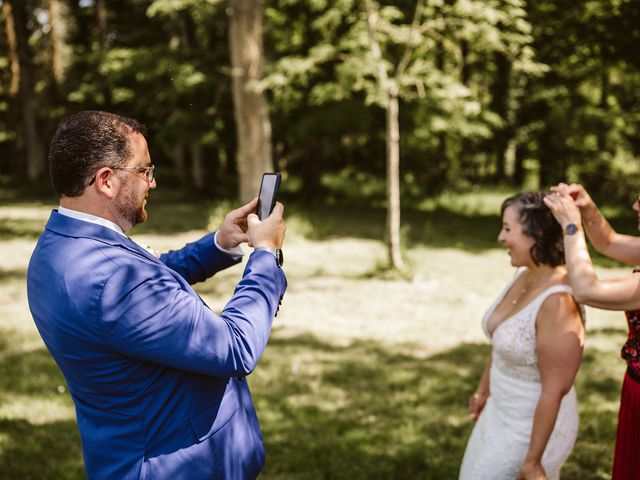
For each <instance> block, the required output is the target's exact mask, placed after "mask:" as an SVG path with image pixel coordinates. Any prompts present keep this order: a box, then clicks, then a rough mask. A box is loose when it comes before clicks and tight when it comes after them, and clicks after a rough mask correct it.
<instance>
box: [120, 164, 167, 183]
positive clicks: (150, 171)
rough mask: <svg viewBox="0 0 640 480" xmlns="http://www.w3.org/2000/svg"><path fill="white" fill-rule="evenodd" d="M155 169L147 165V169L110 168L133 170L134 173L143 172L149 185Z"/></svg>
mask: <svg viewBox="0 0 640 480" xmlns="http://www.w3.org/2000/svg"><path fill="white" fill-rule="evenodd" d="M155 169H156V166H155V165H149V166H148V167H111V170H133V171H134V172H140V173H142V172H144V173H145V175H146V176H147V181H148V182H149V183H151V182H153V171H154V170H155Z"/></svg>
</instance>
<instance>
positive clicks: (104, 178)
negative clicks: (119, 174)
mask: <svg viewBox="0 0 640 480" xmlns="http://www.w3.org/2000/svg"><path fill="white" fill-rule="evenodd" d="M114 180H115V172H114V171H113V170H112V169H111V168H109V167H102V168H101V169H100V170H98V171H97V172H96V181H95V182H94V184H93V187H94V188H95V189H96V191H97V192H98V194H100V195H101V196H103V197H105V198H107V199H109V200H112V199H113V198H114V197H115V196H116V194H117V190H116V189H117V187H118V185H117V184H116V183H117V182H115V181H114Z"/></svg>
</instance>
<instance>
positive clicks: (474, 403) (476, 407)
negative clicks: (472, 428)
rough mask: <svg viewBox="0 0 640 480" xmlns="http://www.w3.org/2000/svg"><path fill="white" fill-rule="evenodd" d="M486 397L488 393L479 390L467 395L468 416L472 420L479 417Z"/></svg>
mask: <svg viewBox="0 0 640 480" xmlns="http://www.w3.org/2000/svg"><path fill="white" fill-rule="evenodd" d="M487 398H489V393H484V392H479V391H477V392H475V393H474V394H473V395H471V396H470V397H469V416H470V417H471V420H473V421H474V422H475V421H477V420H478V417H480V414H481V413H482V410H483V409H484V405H485V403H487Z"/></svg>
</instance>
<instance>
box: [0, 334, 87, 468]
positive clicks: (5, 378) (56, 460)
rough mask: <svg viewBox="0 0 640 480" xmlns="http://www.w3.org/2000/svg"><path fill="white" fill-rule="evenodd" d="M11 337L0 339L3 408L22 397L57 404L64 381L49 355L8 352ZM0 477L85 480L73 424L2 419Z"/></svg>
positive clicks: (30, 352) (0, 378)
mask: <svg viewBox="0 0 640 480" xmlns="http://www.w3.org/2000/svg"><path fill="white" fill-rule="evenodd" d="M10 337H11V335H10V333H7V332H3V335H2V338H5V339H8V340H7V341H4V342H2V343H1V344H0V392H1V393H0V402H1V403H3V404H5V405H6V404H9V403H10V402H16V401H19V400H16V397H17V398H19V397H20V396H28V397H29V398H31V399H37V400H42V401H43V402H47V401H51V400H52V399H53V400H56V401H59V400H58V399H59V397H60V394H59V393H58V386H59V385H65V381H64V378H63V376H62V374H61V373H60V371H59V370H58V367H57V366H56V364H55V363H54V361H53V359H52V358H51V356H50V355H49V352H48V351H47V350H46V349H44V348H41V349H38V350H35V351H29V352H20V353H12V352H10V351H8V349H9V348H10V347H11V346H13V342H12V341H11V340H10ZM68 401H69V403H70V399H69V400H68ZM21 408H28V407H21ZM0 478H3V479H4V478H6V479H14V478H25V479H40V478H66V479H76V478H77V479H81V478H84V468H83V463H82V452H81V446H80V434H79V432H78V428H77V426H76V422H75V421H73V420H64V421H60V420H54V421H44V422H37V424H33V423H31V422H29V421H28V420H26V419H24V418H2V417H0Z"/></svg>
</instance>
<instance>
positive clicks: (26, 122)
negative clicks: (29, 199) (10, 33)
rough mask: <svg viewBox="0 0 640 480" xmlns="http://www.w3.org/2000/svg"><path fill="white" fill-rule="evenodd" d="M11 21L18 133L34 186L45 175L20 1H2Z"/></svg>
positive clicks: (28, 51) (24, 23)
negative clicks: (16, 69) (17, 72)
mask: <svg viewBox="0 0 640 480" xmlns="http://www.w3.org/2000/svg"><path fill="white" fill-rule="evenodd" d="M5 3H6V4H8V5H9V7H10V10H11V12H12V17H13V27H14V29H15V35H16V51H17V54H18V62H19V69H20V75H19V77H20V86H19V89H18V102H19V104H20V113H21V117H22V118H21V130H22V136H23V142H24V148H25V155H26V157H27V158H26V161H27V169H26V170H27V178H28V179H29V181H32V182H35V181H36V180H38V179H40V177H41V176H42V174H43V173H44V171H45V164H46V159H45V151H44V146H43V144H42V139H41V138H40V135H39V133H38V132H39V131H38V127H37V124H38V121H37V113H36V112H37V105H36V95H35V91H34V88H33V81H32V78H33V75H32V68H31V61H32V55H31V50H30V48H29V34H28V32H27V27H26V25H27V22H26V13H25V10H24V3H23V2H22V1H21V0H5Z"/></svg>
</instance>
